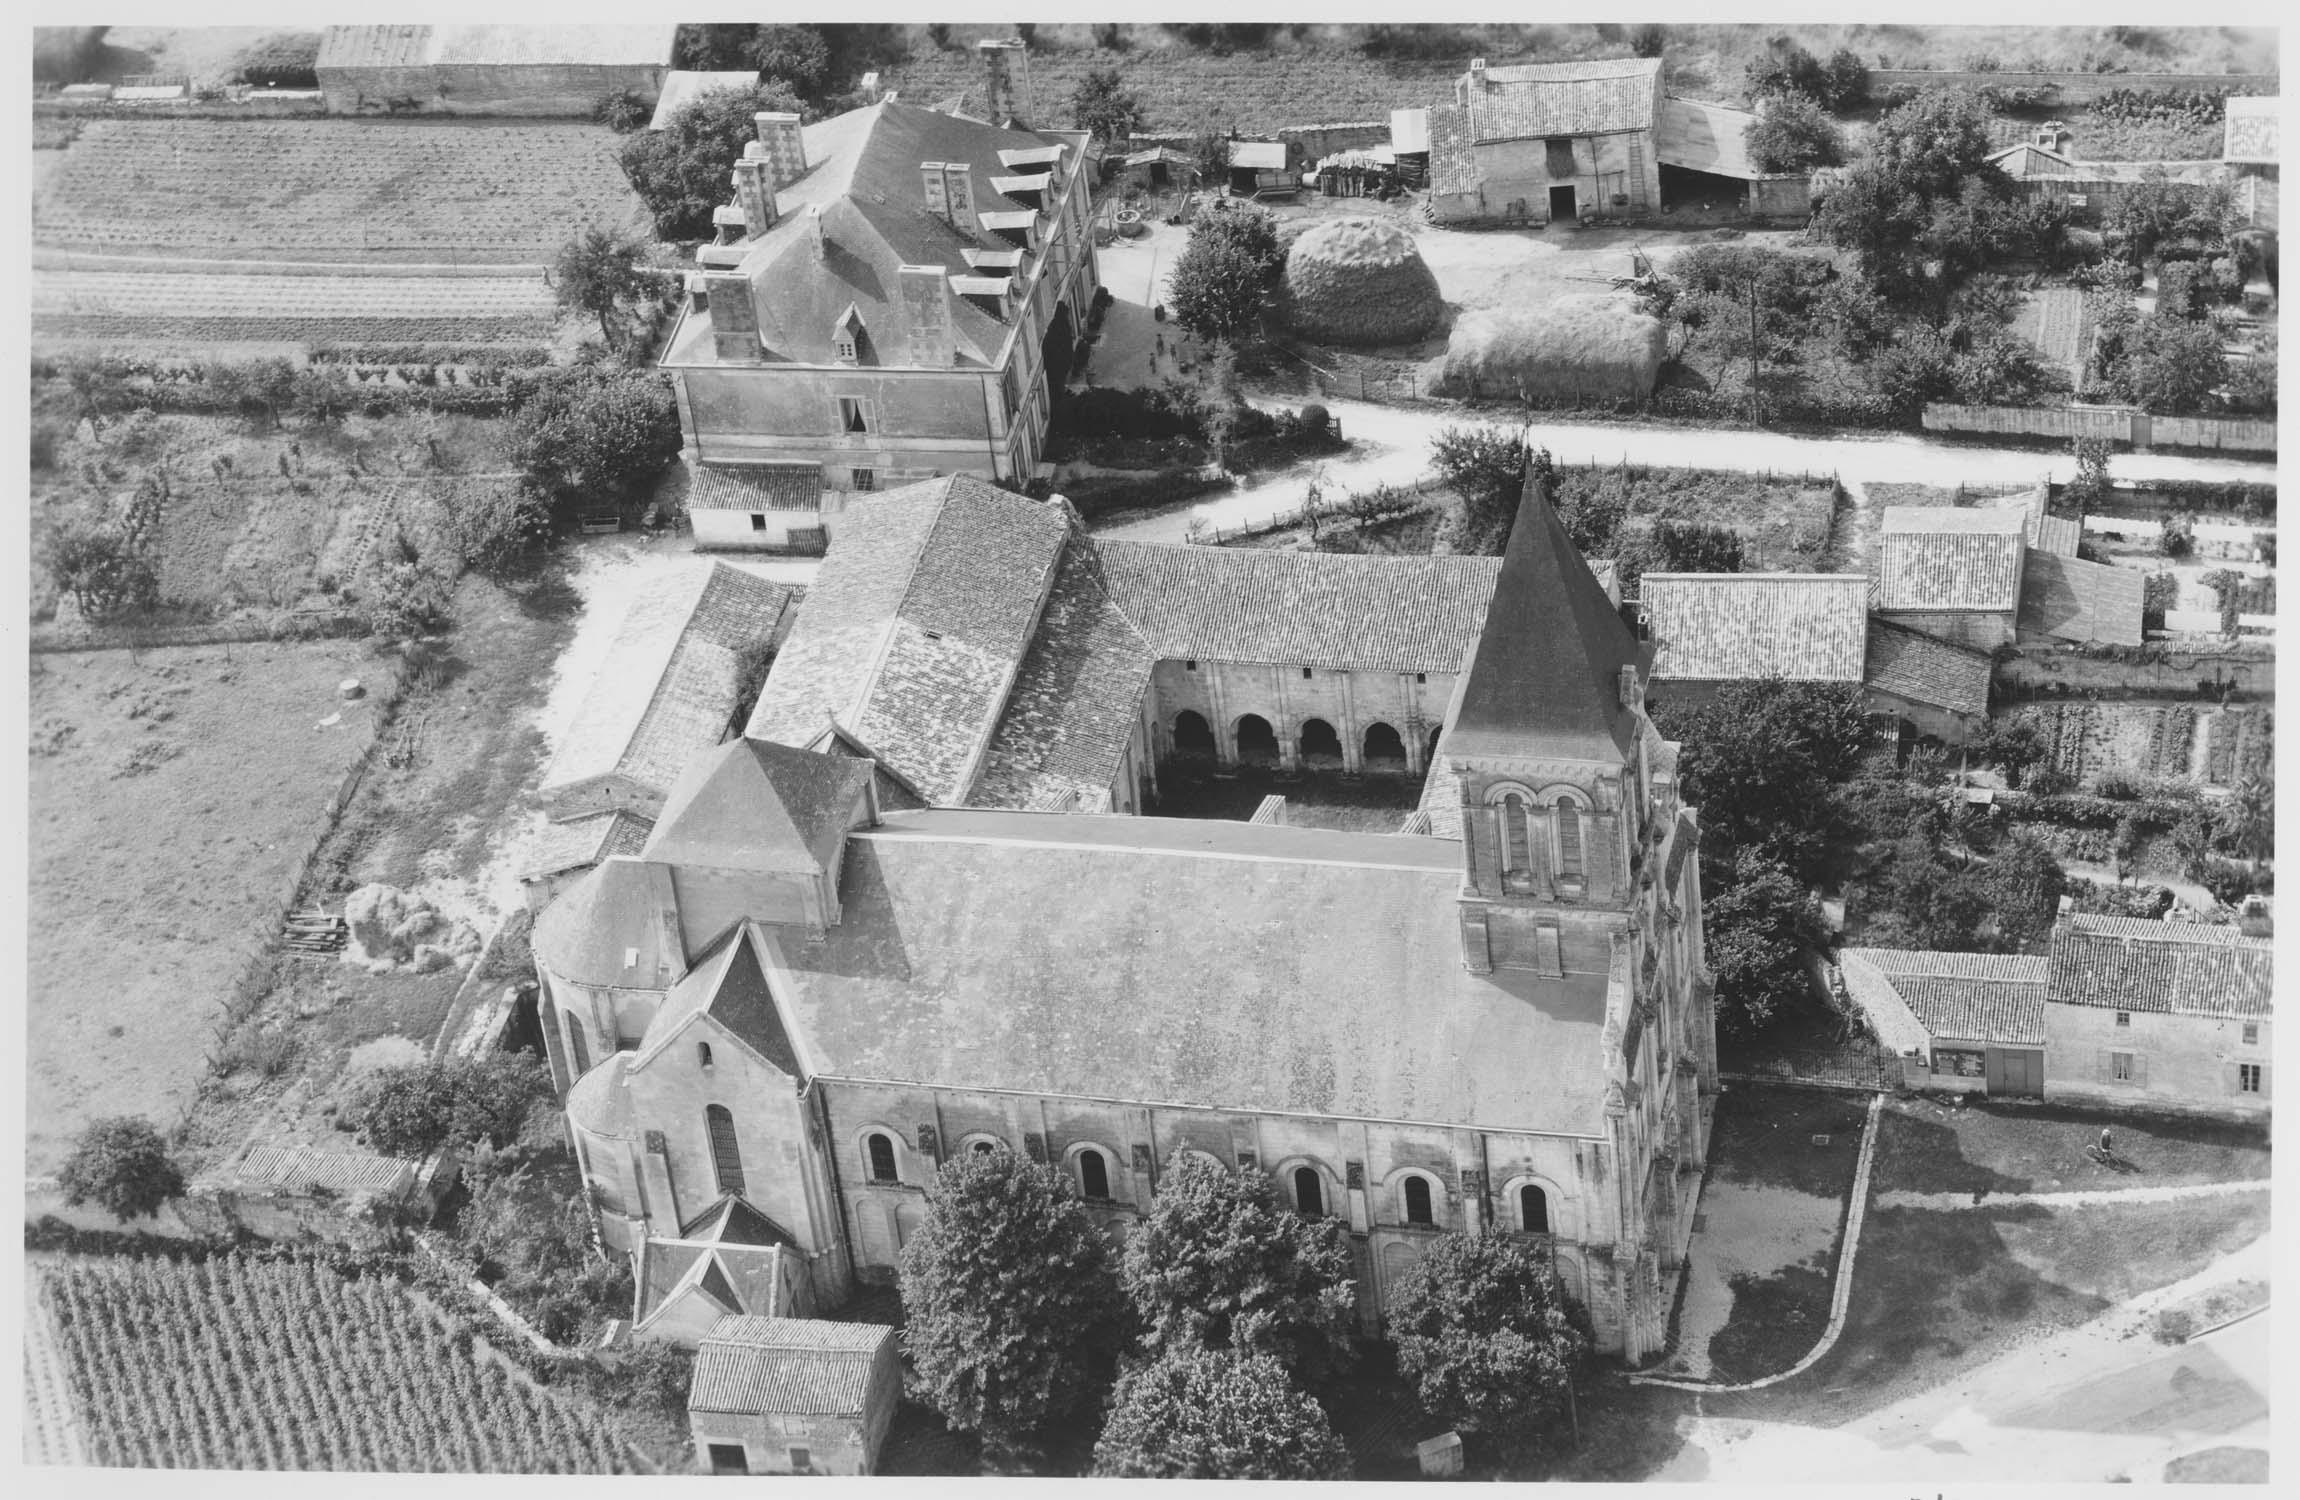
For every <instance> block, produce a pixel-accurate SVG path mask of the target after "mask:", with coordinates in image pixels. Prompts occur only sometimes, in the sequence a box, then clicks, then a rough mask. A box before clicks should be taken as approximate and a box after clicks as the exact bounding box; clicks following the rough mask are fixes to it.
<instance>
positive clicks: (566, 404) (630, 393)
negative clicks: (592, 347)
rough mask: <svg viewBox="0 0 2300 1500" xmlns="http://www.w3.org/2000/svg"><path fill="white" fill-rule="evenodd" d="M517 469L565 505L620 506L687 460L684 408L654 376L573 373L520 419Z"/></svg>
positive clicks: (541, 393) (545, 390) (514, 429)
mask: <svg viewBox="0 0 2300 1500" xmlns="http://www.w3.org/2000/svg"><path fill="white" fill-rule="evenodd" d="M509 448H510V455H511V460H512V462H514V463H516V464H518V465H519V466H520V467H521V468H523V469H525V470H526V471H527V474H528V477H529V479H530V480H532V481H533V482H534V484H535V486H536V488H537V489H538V490H539V491H540V492H541V493H542V494H543V495H545V496H547V497H549V498H550V499H551V500H552V501H553V502H555V503H557V504H560V505H569V504H585V505H590V506H592V507H594V508H596V507H600V506H606V505H612V504H615V503H617V502H620V501H621V500H624V499H626V498H628V497H631V496H633V495H636V494H638V493H640V492H642V491H643V490H644V489H645V488H646V487H647V486H648V485H650V484H652V483H653V482H654V479H655V476H656V475H657V474H659V473H661V472H662V469H663V466H664V465H665V464H667V463H669V462H670V461H671V460H672V459H674V458H677V457H678V456H679V407H678V401H677V398H676V397H674V396H673V395H672V393H671V385H670V382H669V381H667V380H665V379H664V378H663V377H662V376H660V375H657V374H655V373H653V372H652V371H645V372H628V373H626V372H616V371H605V370H597V369H579V370H570V371H567V372H565V373H563V374H561V375H558V376H556V377H554V378H553V379H551V380H548V381H545V382H544V383H542V384H541V385H539V386H538V387H537V388H536V391H535V394H534V395H532V396H531V397H529V398H528V400H527V401H526V403H525V404H524V405H522V406H521V407H520V408H519V412H518V415H517V416H515V417H514V418H513V419H512V424H511V440H510V444H509Z"/></svg>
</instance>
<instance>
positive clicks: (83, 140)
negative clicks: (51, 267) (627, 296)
mask: <svg viewBox="0 0 2300 1500" xmlns="http://www.w3.org/2000/svg"><path fill="white" fill-rule="evenodd" d="M615 141H616V137H615V136H614V134H613V133H612V132H610V131H609V130H608V129H607V128H606V127H605V126H600V125H579V124H570V123H565V122H558V121H537V122H532V123H521V124H505V123H477V122H469V121H460V120H457V121H421V122H418V121H382V120H94V121H90V122H89V124H88V127H87V129H86V130H84V131H83V132H81V135H80V138H79V140H77V141H76V142H74V143H73V144H72V146H71V147H70V148H69V149H68V150H66V151H65V152H64V154H63V155H64V159H63V161H62V162H60V163H58V164H57V166H56V167H55V168H54V169H53V171H52V172H51V173H50V174H49V176H48V177H47V180H46V182H45V185H44V186H43V188H42V189H41V191H40V192H39V193H38V194H36V195H35V197H34V200H33V210H32V224H33V239H34V241H35V242H36V243H38V244H41V245H46V246H51V247H57V248H64V249H74V250H90V251H108V252H112V253H118V254H177V255H201V256H208V257H214V258H222V259H232V260H257V259H267V258H268V259H286V260H317V261H375V262H392V263H407V262H446V261H454V262H463V263H489V264H540V263H542V262H544V261H547V260H548V259H549V258H550V257H551V255H552V254H553V252H555V251H556V250H557V248H558V246H559V244H560V243H561V242H562V241H563V240H565V239H566V238H567V236H568V235H570V234H571V233H573V232H574V231H575V230H577V229H580V228H582V227H583V226H584V225H586V224H589V223H593V222H598V223H605V224H610V225H639V224H643V223H644V222H645V214H644V211H643V209H642V208H641V205H640V203H639V200H638V197H637V195H635V194H634V193H633V192H632V191H631V187H630V184H629V183H627V182H625V181H624V180H623V171H622V168H621V167H619V166H617V165H616V162H615Z"/></svg>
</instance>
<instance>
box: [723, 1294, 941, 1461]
mask: <svg viewBox="0 0 2300 1500" xmlns="http://www.w3.org/2000/svg"><path fill="white" fill-rule="evenodd" d="M901 1350H902V1338H901V1335H900V1334H899V1333H898V1332H897V1330H895V1329H894V1328H892V1327H890V1326H888V1325H885V1324H881V1323H831V1322H824V1321H822V1320H819V1319H810V1318H794V1317H788V1316H780V1317H777V1316H766V1317H761V1316H755V1315H753V1316H732V1317H726V1318H722V1319H720V1320H719V1322H718V1323H717V1324H715V1325H714V1326H713V1327H712V1328H711V1330H710V1332H709V1333H707V1334H705V1335H704V1337H703V1340H702V1344H701V1347H700V1348H699V1349H697V1351H696V1354H695V1372H694V1375H693V1376H692V1377H691V1379H690V1380H689V1383H688V1386H687V1421H688V1425H689V1426H690V1427H691V1428H692V1429H693V1431H694V1434H695V1457H696V1460H697V1462H698V1464H699V1465H700V1466H701V1467H702V1468H703V1469H704V1470H706V1471H707V1472H709V1473H713V1474H870V1473H875V1472H877V1466H878V1457H879V1449H880V1446H881V1445H882V1444H883V1443H884V1442H885V1440H886V1432H887V1428H888V1427H889V1426H890V1425H891V1424H892V1423H893V1421H894V1412H895V1406H896V1403H897V1402H898V1401H899V1400H900V1399H901V1396H902V1354H901Z"/></svg>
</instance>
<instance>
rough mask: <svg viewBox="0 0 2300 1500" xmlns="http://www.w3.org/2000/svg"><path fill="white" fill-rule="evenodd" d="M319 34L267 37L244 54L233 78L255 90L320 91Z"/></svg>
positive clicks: (313, 32)
mask: <svg viewBox="0 0 2300 1500" xmlns="http://www.w3.org/2000/svg"><path fill="white" fill-rule="evenodd" d="M319 41H320V37H319V33H318V32H316V31H299V32H295V33H293V34H290V35H285V36H275V37H267V38H265V39H264V40H263V41H261V42H258V43H257V44H256V45H255V46H253V47H250V48H249V49H248V50H247V51H245V52H243V53H241V54H240V59H239V67H238V68H237V70H236V71H235V72H234V73H233V75H232V76H233V77H234V78H235V79H237V80H238V81H239V82H241V83H244V84H247V85H249V86H251V87H253V88H259V89H264V88H272V89H316V88H318V87H319Z"/></svg>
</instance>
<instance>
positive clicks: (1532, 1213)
mask: <svg viewBox="0 0 2300 1500" xmlns="http://www.w3.org/2000/svg"><path fill="white" fill-rule="evenodd" d="M1517 1217H1518V1223H1519V1226H1520V1227H1522V1228H1523V1229H1524V1230H1525V1232H1526V1233H1527V1234H1547V1233H1549V1194H1547V1193H1545V1192H1543V1191H1542V1190H1541V1189H1540V1188H1537V1187H1535V1186H1533V1185H1532V1184H1531V1183H1528V1184H1527V1185H1526V1186H1524V1187H1521V1188H1519V1189H1518V1190H1517Z"/></svg>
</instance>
